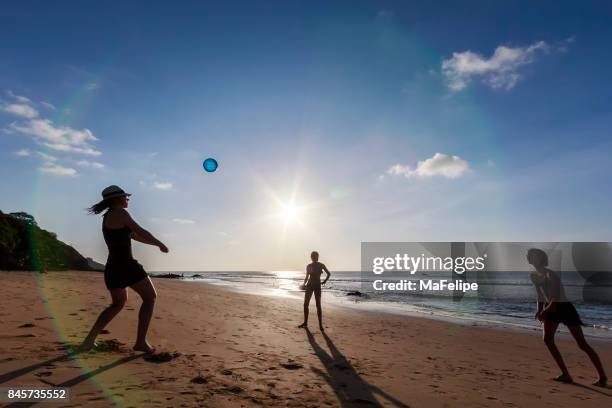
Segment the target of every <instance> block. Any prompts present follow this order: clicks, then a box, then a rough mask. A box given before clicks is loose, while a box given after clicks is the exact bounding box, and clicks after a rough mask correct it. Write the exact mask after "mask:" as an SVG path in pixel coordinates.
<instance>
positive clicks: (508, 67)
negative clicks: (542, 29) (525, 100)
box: [442, 41, 551, 91]
mask: <svg viewBox="0 0 612 408" xmlns="http://www.w3.org/2000/svg"><path fill="white" fill-rule="evenodd" d="M550 50H551V47H550V46H549V45H548V44H546V43H545V42H544V41H538V42H536V43H533V44H531V45H529V46H527V47H507V46H504V45H500V46H498V47H497V48H496V49H495V51H494V52H493V55H492V56H491V57H490V58H486V57H483V56H482V55H480V54H477V53H475V52H472V51H464V52H454V53H453V56H452V57H451V58H449V59H445V60H444V61H442V74H443V75H444V76H445V77H446V80H447V83H448V87H449V88H450V89H451V90H452V91H461V90H463V89H465V88H466V87H467V86H468V84H469V83H470V82H471V80H472V79H473V78H476V77H481V78H482V80H483V82H484V83H485V84H487V85H488V86H490V87H491V88H494V89H506V90H508V89H512V88H513V87H514V85H516V83H517V82H518V81H519V79H520V78H521V75H520V74H519V72H518V71H519V68H520V67H522V66H524V65H528V64H531V63H532V62H533V61H534V60H535V57H536V55H537V53H539V52H548V51H550Z"/></svg>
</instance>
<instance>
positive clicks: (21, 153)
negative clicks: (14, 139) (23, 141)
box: [15, 149, 32, 157]
mask: <svg viewBox="0 0 612 408" xmlns="http://www.w3.org/2000/svg"><path fill="white" fill-rule="evenodd" d="M15 154H16V155H17V156H20V157H26V156H31V155H32V151H31V150H30V149H19V150H17V151H16V152H15Z"/></svg>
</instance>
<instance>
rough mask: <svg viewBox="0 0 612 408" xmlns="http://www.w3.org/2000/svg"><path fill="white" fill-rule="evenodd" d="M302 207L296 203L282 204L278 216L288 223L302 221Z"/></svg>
mask: <svg viewBox="0 0 612 408" xmlns="http://www.w3.org/2000/svg"><path fill="white" fill-rule="evenodd" d="M300 212H301V211H300V208H299V207H297V206H296V205H295V204H292V203H289V204H281V206H280V209H279V212H278V216H279V217H280V218H281V219H282V220H283V221H284V222H285V225H287V224H295V223H298V222H299V221H300Z"/></svg>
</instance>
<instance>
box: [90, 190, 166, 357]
mask: <svg viewBox="0 0 612 408" xmlns="http://www.w3.org/2000/svg"><path fill="white" fill-rule="evenodd" d="M129 196H130V194H127V193H126V192H125V191H123V190H122V189H121V188H119V187H117V186H109V187H107V188H105V189H104V191H102V201H100V202H99V203H97V204H94V205H93V206H91V208H89V212H90V213H91V214H100V213H102V212H103V211H106V212H105V213H104V216H103V219H102V233H103V235H104V241H105V242H106V245H107V246H108V260H107V261H106V268H105V270H104V283H105V284H106V288H107V289H108V290H109V292H110V294H111V298H112V303H111V305H110V306H108V307H107V308H106V309H104V311H102V313H100V316H98V320H96V322H95V324H94V325H93V327H92V328H91V330H90V332H89V334H88V335H87V337H86V338H85V340H84V341H83V343H82V344H81V347H80V349H81V350H83V351H85V350H89V349H90V348H92V347H94V346H95V340H96V337H97V336H98V333H100V331H101V330H102V329H104V327H105V326H106V325H107V324H108V323H109V322H110V321H111V320H112V319H113V318H114V317H115V316H116V315H117V314H118V313H119V312H120V311H121V309H122V308H123V306H124V305H125V302H126V301H127V297H128V293H127V289H126V288H127V287H128V286H129V287H131V288H132V289H133V290H134V291H135V292H136V293H138V294H139V295H140V297H141V298H142V305H141V306H140V312H139V313H138V336H137V338H136V344H135V345H134V350H136V351H144V352H145V353H152V352H153V351H154V348H153V347H151V345H150V344H149V343H148V342H147V331H148V329H149V323H150V322H151V317H152V315H153V307H154V306H155V298H156V296H157V294H156V292H155V287H154V286H153V282H151V279H149V276H148V275H147V273H146V272H145V270H144V269H143V267H142V265H140V264H139V263H138V261H136V260H135V259H134V258H133V257H132V239H134V240H136V241H138V242H142V243H144V244H149V245H154V246H157V247H159V250H160V251H162V252H164V253H167V252H168V248H167V247H166V246H165V245H164V244H163V243H162V242H161V241H159V240H158V239H157V238H155V237H154V236H153V235H152V234H151V233H150V232H148V231H147V230H145V229H143V228H142V227H141V226H140V225H138V224H137V223H136V221H134V220H133V219H132V217H131V216H130V214H129V213H128V212H127V211H126V208H127V207H128V201H129V198H128V197H129Z"/></svg>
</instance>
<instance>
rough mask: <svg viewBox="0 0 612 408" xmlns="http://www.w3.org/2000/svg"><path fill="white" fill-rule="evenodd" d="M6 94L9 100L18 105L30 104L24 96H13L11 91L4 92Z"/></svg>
mask: <svg viewBox="0 0 612 408" xmlns="http://www.w3.org/2000/svg"><path fill="white" fill-rule="evenodd" d="M6 93H7V95H8V96H10V97H11V98H13V99H15V100H16V101H17V102H19V103H30V102H32V101H30V99H29V98H26V97H25V96H21V95H15V94H14V93H13V91H11V90H8V91H6Z"/></svg>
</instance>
